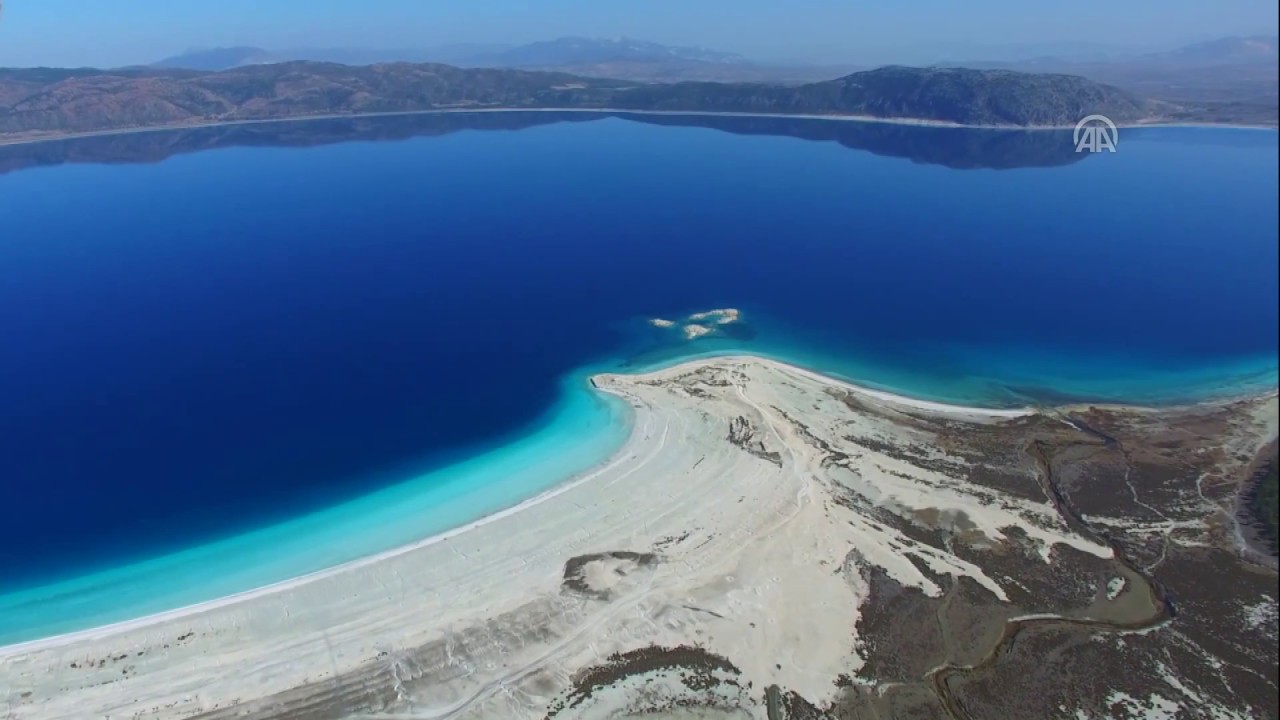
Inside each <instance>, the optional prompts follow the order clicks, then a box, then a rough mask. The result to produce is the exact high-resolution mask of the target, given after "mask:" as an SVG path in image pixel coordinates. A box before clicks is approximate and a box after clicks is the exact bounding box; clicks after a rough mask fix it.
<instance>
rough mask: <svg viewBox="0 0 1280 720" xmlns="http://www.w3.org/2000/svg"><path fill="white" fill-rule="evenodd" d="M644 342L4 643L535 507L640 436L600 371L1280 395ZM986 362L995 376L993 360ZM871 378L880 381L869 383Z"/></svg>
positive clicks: (280, 577) (149, 566) (137, 574)
mask: <svg viewBox="0 0 1280 720" xmlns="http://www.w3.org/2000/svg"><path fill="white" fill-rule="evenodd" d="M642 322H643V321H640V320H637V321H635V322H634V323H633V325H640V324H642ZM757 324H759V325H763V324H764V323H759V321H756V322H755V323H753V322H752V321H751V320H750V319H748V320H747V321H744V326H746V327H750V328H752V329H753V330H754V331H756V332H759V330H758V329H757V328H756V325H757ZM637 334H638V335H640V336H641V337H642V338H644V339H648V338H645V336H646V335H658V336H659V337H660V338H661V341H660V342H659V343H657V344H656V345H652V344H648V343H645V342H644V339H642V340H640V341H638V342H636V343H635V344H633V345H632V347H633V349H634V348H644V349H643V350H642V351H641V352H639V353H638V354H635V355H631V356H629V357H627V358H616V359H614V360H612V361H610V362H607V363H600V364H597V365H594V366H593V367H591V368H584V369H582V370H581V371H579V372H575V373H573V374H572V375H570V376H567V377H565V378H564V379H563V380H562V382H561V385H560V394H559V400H558V402H557V403H556V404H555V406H554V408H553V409H552V410H551V411H549V412H548V413H547V414H546V415H545V417H543V418H541V419H540V420H539V421H538V422H537V423H536V424H534V425H533V426H531V427H530V428H528V429H526V430H525V431H523V432H521V433H519V434H518V435H516V436H514V437H512V438H510V439H509V440H508V441H506V442H501V443H498V444H497V445H496V446H495V447H493V448H491V449H488V450H487V451H486V450H479V449H476V450H474V451H473V453H474V454H473V456H472V457H471V458H470V459H468V460H465V461H462V462H459V463H457V464H454V465H450V466H448V467H445V468H441V469H437V470H433V471H429V472H425V473H422V474H419V475H417V476H415V477H412V479H409V480H407V481H401V482H398V483H396V484H393V485H390V486H389V487H386V488H384V489H382V490H379V491H377V492H374V493H371V494H369V495H366V496H364V497H361V498H359V499H357V500H353V501H350V502H346V503H343V504H340V505H336V506H333V507H330V508H327V509H325V510H322V511H319V512H315V513H311V514H308V515H305V516H303V517H299V518H295V519H292V520H289V521H286V522H282V523H278V524H275V525H272V526H269V527H266V528H262V529H260V530H256V531H252V532H248V533H243V534H238V535H235V536H232V537H229V538H226V539H224V540H221V541H217V542H212V543H208V544H203V545H199V546H197V547H193V548H190V549H188V550H184V551H181V552H177V553H173V554H170V555H165V556H162V557H158V558H154V559H151V560H147V561H143V562H139V563H133V564H128V565H124V566H120V567H115V568H110V569H105V570H100V571H98V572H93V573H89V574H85V575H81V576H78V577H75V578H72V579H69V580H65V581H62V582H57V583H53V584H47V585H42V586H39V587H36V588H31V589H27V590H20V591H16V592H10V593H7V594H4V595H0V618H4V623H3V624H0V645H5V644H11V643H16V642H24V641H28V640H33V639H36V638H41V637H49V636H52V635H57V634H62V633H66V632H74V631H77V630H83V629H87V628H91V627H97V626H101V625H106V624H110V623H115V622H121V621H125V620H129V619H133V618H138V617H143V616H146V615H149V614H154V613H158V612H164V611H167V610H173V609H175V608H181V607H185V606H187V605H193V604H196V603H200V602H203V601H207V600H211V599H216V598H222V597H226V596H229V595H233V594H235V593H239V592H245V591H247V590H252V589H255V588H260V587H264V586H267V585H270V584H273V583H277V582H282V581H285V580H289V579H292V578H297V577H301V576H303V575H307V574H310V573H314V572H318V571H321V570H324V569H327V568H331V567H334V566H336V565H339V564H341V563H344V562H348V561H352V560H356V559H359V558H363V557H367V556H370V555H374V554H376V553H379V552H382V551H385V550H390V549H393V548H396V547H400V546H403V545H407V544H410V543H413V542H416V541H419V540H422V539H425V538H428V537H430V536H432V535H436V534H440V533H442V532H445V531H448V530H451V529H453V528H457V527H460V526H462V525H465V524H467V523H469V522H471V521H474V520H477V519H480V518H483V517H484V516H486V515H490V514H493V513H495V512H498V511H501V510H503V509H506V508H509V507H512V506H513V505H516V504H518V503H519V502H521V501H522V500H525V499H528V498H532V497H534V496H536V495H537V494H538V493H540V492H543V491H546V490H549V489H551V488H553V487H554V486H555V485H557V484H559V483H561V482H564V481H566V480H568V479H570V478H572V477H574V476H576V475H579V474H581V473H583V472H584V471H587V470H589V469H591V468H592V467H594V466H596V465H599V464H600V463H602V462H604V461H606V460H607V459H608V458H609V457H610V455H611V454H612V453H613V452H614V451H615V450H617V449H618V448H619V447H621V445H622V444H623V443H624V442H625V440H626V438H627V437H628V435H629V434H630V431H631V428H632V423H631V420H632V416H631V412H630V409H629V408H628V407H627V406H626V403H625V402H623V401H621V400H620V399H618V398H615V397H612V396H609V395H606V394H604V393H600V392H598V391H595V390H593V389H591V388H590V384H589V377H590V376H591V375H592V374H594V373H596V372H604V371H610V372H618V371H624V372H648V371H652V370H656V369H659V368H663V367H669V366H671V365H675V364H678V363H681V362H685V361H689V360H694V359H702V358H712V357H721V356H731V355H740V354H751V355H755V356H759V357H767V358H771V359H775V360H780V361H783V362H788V363H792V364H796V365H800V366H802V367H805V368H808V369H811V370H816V371H819V372H823V373H825V374H828V375H831V376H833V377H837V378H841V379H844V380H847V381H850V382H854V383H856V384H859V385H861V386H863V387H869V388H873V389H878V390H886V391H890V392H894V393H899V394H905V395H907V396H910V397H916V398H920V399H927V400H935V401H940V402H950V403H963V404H968V405H974V406H979V407H1002V406H1021V405H1025V404H1027V403H1028V402H1029V401H1031V400H1032V398H1030V397H1028V396H1025V395H1020V394H1018V393H1016V392H1014V391H1011V390H1010V389H1009V385H1008V384H1007V383H1008V381H1009V380H1010V379H1015V380H1021V381H1024V382H1026V383H1027V384H1028V387H1034V388H1036V389H1037V392H1040V391H1042V390H1043V389H1044V388H1060V389H1061V390H1060V391H1061V392H1062V393H1063V394H1064V398H1063V399H1064V400H1070V399H1071V398H1070V397H1068V394H1070V393H1086V395H1084V396H1088V397H1095V398H1098V399H1100V400H1114V401H1117V402H1147V403H1150V404H1157V405H1158V404H1162V403H1165V402H1189V401H1192V400H1194V399H1197V398H1199V399H1208V398H1215V397H1228V396H1238V395H1246V394H1250V393H1256V392H1261V391H1266V390H1268V389H1270V388H1274V387H1275V386H1276V383H1277V375H1278V373H1277V369H1276V363H1275V360H1274V358H1265V357H1264V358H1258V359H1255V360H1245V361H1241V362H1240V363H1239V364H1238V365H1235V366H1224V367H1219V368H1214V369H1202V370H1198V371H1184V372H1170V373H1168V374H1164V375H1156V376H1150V375H1144V376H1143V383H1142V384H1135V381H1134V380H1133V378H1132V377H1129V378H1127V379H1117V378H1123V377H1124V376H1123V375H1120V374H1118V372H1117V369H1116V367H1115V366H1114V365H1106V366H1100V367H1096V368H1079V367H1077V368H1075V369H1076V370H1077V371H1079V372H1081V374H1079V375H1077V376H1075V377H1049V376H1043V375H1032V376H1025V377H1020V376H1019V375H1017V373H1018V372H1019V371H1020V370H1022V369H1025V368H1026V367H1035V365H1034V364H1027V363H1026V361H1025V359H1023V360H1022V362H1019V361H1018V359H1014V358H1010V359H1009V360H1008V362H1009V367H1010V370H1011V373H1012V374H1009V375H1002V376H1000V377H1001V380H995V379H985V378H981V377H969V378H967V381H966V382H965V383H959V384H957V383H941V384H937V385H936V387H935V388H934V391H932V392H931V391H930V383H931V382H933V383H937V380H936V378H929V377H928V376H923V375H912V374H911V373H905V372H901V371H895V370H894V369H893V368H885V367H875V366H872V365H867V364H859V363H857V362H854V361H850V360H849V359H848V358H847V357H844V358H841V357H837V356H832V355H830V354H824V353H823V352H821V351H820V350H817V349H813V348H808V349H806V348H805V347H803V346H796V345H792V344H783V343H780V342H777V341H776V340H775V342H773V343H771V342H769V341H768V340H767V339H763V338H760V337H759V336H758V335H757V336H756V337H754V338H753V339H751V340H741V339H729V338H723V337H720V338H716V337H711V338H706V339H703V340H700V341H698V342H694V343H689V342H685V341H682V340H678V339H670V338H668V337H665V336H667V335H668V333H663V332H653V331H641V332H639V333H637ZM670 335H672V336H674V333H670ZM784 337H785V335H784ZM792 342H794V340H792ZM982 365H983V366H984V367H988V368H994V367H996V366H995V365H993V364H992V360H991V359H990V358H985V357H984V359H983V360H982ZM1041 367H1043V365H1041ZM1135 370H1141V368H1138V369H1135ZM869 377H872V378H876V379H877V381H876V382H867V381H866V379H865V378H869ZM1037 397H1043V396H1042V395H1040V396H1037ZM402 472H403V473H405V474H408V473H410V472H411V471H409V470H407V469H405V470H403V471H402Z"/></svg>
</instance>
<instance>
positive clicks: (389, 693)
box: [0, 357, 1121, 720]
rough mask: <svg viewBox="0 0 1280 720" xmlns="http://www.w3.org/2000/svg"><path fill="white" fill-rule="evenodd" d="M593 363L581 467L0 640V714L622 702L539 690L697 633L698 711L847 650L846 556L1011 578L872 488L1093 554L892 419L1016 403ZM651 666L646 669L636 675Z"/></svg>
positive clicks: (487, 709) (812, 693)
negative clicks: (213, 598) (62, 625)
mask: <svg viewBox="0 0 1280 720" xmlns="http://www.w3.org/2000/svg"><path fill="white" fill-rule="evenodd" d="M594 382H595V384H596V385H597V387H598V388H599V389H601V390H602V391H604V392H609V393H614V394H616V395H619V396H621V397H623V398H625V399H626V400H627V401H628V402H629V403H630V404H631V406H632V407H633V408H634V413H635V416H634V430H633V433H632V435H631V437H630V439H629V441H628V442H627V443H626V445H625V446H624V447H623V448H622V449H621V450H620V451H619V452H618V453H617V454H616V455H615V456H614V457H613V458H611V459H610V460H609V461H608V462H607V463H605V464H603V465H602V466H600V467H598V468H596V469H595V470H593V471H591V472H589V473H587V474H584V475H582V476H580V477H577V478H573V479H571V480H569V481H567V482H565V483H564V484H562V485H560V486H558V487H556V488H555V489H553V490H552V491H550V492H547V493H545V494H543V495H541V496H538V497H536V498H533V499H531V500H529V501H527V502H524V503H522V504H520V505H518V506H516V507H513V508H511V509H510V510H507V511H505V512H502V513H499V514H497V515H494V516H491V517H488V518H485V519H484V520H481V521H478V522H475V523H472V524H470V525H468V526H466V527H462V528H458V529H457V530H454V531H452V532H449V533H447V534H445V535H442V536H438V537H434V538H430V539H427V540H424V541H422V542H420V543H417V544H415V545H412V546H409V547H404V548H400V549H397V550H395V551H391V552H387V553H383V554H381V555H378V556H375V557H371V558H367V559H365V560H361V561H359V562H354V563H350V564H347V565H344V566H340V567H337V568H334V569H332V570H329V571H325V572H322V573H318V574H315V575H312V576H308V577H305V578H299V579H297V580H294V581H291V582H287V583H283V584H280V585H276V586H272V587H269V588H264V589H261V590H258V591H254V592H250V593H245V594H243V595H240V596H236V597H233V598H227V599H224V600H221V601H217V602H211V603H205V604H202V605H198V606H194V607H190V608H186V609H183V610H179V611H175V612H171V613H166V614H164V615H161V616H155V617H151V618H144V619H140V620H137V621H133V622H129V623H124V624H120V625H116V626H111V627H108V628H102V629H98V630H95V631H89V632H84V633H77V634H75V635H68V636H63V637H57V638H51V639H47V640H42V641H38V642H33V643H27V644H24V645H18V646H12V647H8V648H3V649H0V698H3V699H5V700H7V703H8V705H7V707H8V713H9V714H8V715H7V716H6V717H9V718H13V719H14V720H61V719H67V720H72V719H74V720H80V719H82V718H101V717H111V718H157V719H158V718H191V717H196V716H200V717H340V716H360V717H365V716H377V717H393V716H394V717H415V718H542V717H544V716H547V714H548V710H547V708H548V707H559V706H564V707H563V709H562V713H561V714H560V715H557V717H614V716H618V717H625V716H627V708H628V707H630V705H629V703H632V702H633V701H634V700H635V694H634V693H630V692H629V691H627V690H626V681H625V679H624V681H622V682H619V683H615V684H614V685H612V686H610V687H609V688H601V689H599V691H598V692H595V693H588V695H589V697H577V698H576V700H575V702H576V704H572V707H568V704H566V703H565V702H564V699H565V698H566V697H567V695H566V693H569V692H571V688H572V686H573V683H574V679H575V677H577V678H579V679H580V678H581V673H582V671H583V670H584V668H589V667H592V666H595V665H598V664H600V663H602V662H605V661H606V660H607V658H609V657H610V656H611V655H613V654H615V653H625V652H628V651H632V650H634V649H636V648H643V647H647V646H657V647H664V648H673V647H680V646H697V647H698V648H701V649H702V650H705V651H706V652H709V653H713V654H714V655H716V656H719V657H723V658H728V659H729V660H731V661H732V663H733V664H734V665H735V666H736V668H737V669H738V670H739V671H740V674H738V675H736V680H735V683H736V684H719V685H716V687H715V688H714V689H711V690H707V691H706V692H707V693H711V694H714V693H721V694H724V693H729V694H733V693H741V694H742V695H743V696H744V698H743V699H740V700H741V702H740V703H738V704H739V705H743V704H745V705H747V706H750V707H755V710H751V711H744V712H748V713H749V714H747V715H734V714H724V715H713V714H705V715H698V717H721V716H723V717H764V712H765V711H764V709H763V707H759V702H760V700H759V697H758V696H760V693H761V691H762V689H763V688H764V687H765V686H768V685H780V686H783V687H785V688H788V689H790V690H792V691H795V692H797V693H800V694H802V695H804V697H806V698H808V699H809V700H811V701H814V702H820V701H824V700H829V699H830V698H832V697H833V696H834V694H835V693H836V692H837V690H838V688H837V687H836V685H835V684H834V683H833V678H836V677H838V676H841V675H844V674H847V673H851V672H855V671H857V670H858V669H859V668H860V667H861V666H862V663H863V662H864V658H863V653H862V650H863V649H862V647H861V643H860V640H859V636H858V629H857V621H858V618H859V609H860V607H861V605H862V603H863V602H864V601H865V599H866V594H867V578H868V577H869V574H870V573H873V572H875V573H882V574H884V575H887V576H888V577H890V578H892V579H894V580H895V581H897V582H898V583H900V584H901V585H902V586H903V587H905V588H917V589H919V590H920V591H921V592H923V593H924V594H925V595H926V596H936V595H938V594H939V593H940V592H941V589H940V588H939V586H938V583H937V581H936V578H938V577H940V576H951V577H967V578H970V579H971V580H972V581H973V582H974V583H976V584H977V586H979V587H980V588H982V589H983V590H984V591H985V592H987V593H990V595H991V596H992V597H993V598H995V599H998V600H1000V601H1004V600H1006V599H1007V598H1006V593H1007V592H1008V591H1009V590H1010V589H1011V588H1012V587H1013V586H1012V585H1010V583H1011V582H1016V580H1013V579H1011V578H1008V577H1006V576H1005V573H1003V572H995V571H992V570H991V569H990V568H989V567H985V566H984V565H983V564H982V563H981V562H979V561H975V560H974V557H973V556H962V555H961V554H953V553H951V552H948V551H946V550H944V549H939V548H938V547H934V546H931V545H928V544H925V543H922V542H919V541H918V540H916V539H913V538H912V537H910V536H909V535H908V534H905V533H904V532H902V531H901V530H900V529H898V528H895V527H894V526H893V525H892V524H890V523H886V522H884V520H883V517H882V516H880V515H877V514H874V513H872V512H870V509H871V508H873V507H874V508H880V509H885V508H887V509H889V510H891V511H892V512H893V513H894V514H895V515H897V516H900V517H902V518H907V519H912V518H915V519H916V520H912V521H913V522H915V521H918V519H919V518H931V520H929V522H930V523H933V525H934V526H939V527H940V526H942V525H945V524H946V522H952V523H953V524H954V525H955V526H956V527H959V528H962V529H963V532H964V533H965V536H966V537H967V538H969V540H970V541H971V542H973V543H975V544H977V545H979V546H981V545H983V544H984V543H986V544H989V545H991V546H993V547H994V546H996V545H999V544H1000V543H1001V542H1002V541H1003V540H1004V539H1005V538H1006V536H1007V533H1008V532H1009V528H1017V529H1019V532H1020V533H1023V534H1025V537H1026V538H1027V542H1030V543H1033V544H1034V545H1035V547H1038V548H1039V552H1040V554H1041V556H1042V558H1043V560H1044V561H1045V562H1049V561H1050V560H1051V558H1052V557H1054V556H1055V554H1056V553H1057V552H1059V551H1061V550H1064V549H1067V548H1070V549H1074V551H1077V552H1079V553H1083V554H1084V555H1087V556H1092V557H1096V558H1098V559H1099V560H1100V561H1105V560H1108V559H1109V558H1111V556H1112V550H1111V549H1110V548H1108V547H1106V546H1103V545H1101V544H1098V543H1096V542H1093V541H1091V540H1088V539H1086V538H1084V537H1081V536H1079V535H1076V534H1075V533H1073V532H1072V531H1071V530H1069V529H1068V527H1067V526H1066V525H1065V524H1064V523H1063V522H1062V520H1061V519H1060V518H1059V516H1058V515H1057V514H1055V512H1054V510H1053V508H1052V507H1051V505H1050V504H1049V503H1048V502H1043V501H1041V502H1037V501H1035V500H1031V499H1027V498H1025V497H1017V496H1015V495H1012V494H1002V493H1001V492H999V491H996V490H992V489H990V488H984V487H978V486H974V485H972V484H970V483H967V482H965V481H964V480H963V479H962V478H959V477H956V476H954V475H953V474H952V473H950V472H948V470H947V469H948V468H958V467H962V466H963V462H962V461H961V460H959V459H957V458H954V457H950V456H948V454H947V451H946V450H945V449H944V448H942V447H939V446H938V444H937V443H936V442H934V439H933V437H932V436H930V434H929V433H928V432H927V431H926V430H924V429H921V426H919V425H918V424H913V423H912V422H910V420H911V418H912V417H916V416H930V417H934V418H940V419H943V420H947V421H948V422H955V423H961V424H966V425H973V426H976V427H981V426H990V425H996V424H1000V423H1007V422H1017V421H1019V420H1020V419H1023V418H1026V417H1028V416H1029V415H1031V414H1033V412H1034V411H1032V410H999V411H997V410H984V409H980V408H957V407H951V406H946V405H942V404H938V403H930V402H920V401H914V400H909V399H906V398H901V397H897V396H893V395H890V394H888V393H882V392H874V391H867V390H863V389H860V388H856V387H853V386H850V385H847V384H845V383H840V382H836V381H833V380H831V379H830V378H826V377H823V376H820V375H817V374H815V373H812V372H809V371H805V370H802V369H799V368H795V367H792V366H789V365H784V364H781V363H778V362H774V361H769V360H763V359H758V358H747V357H724V358H715V359H711V360H703V361H697V362H691V363H685V364H682V365H678V366H675V367H671V368H668V369H664V370H661V371H658V372H654V373H650V374H643V375H626V376H623V375H604V376H598V377H597V378H596V379H595V381H594ZM898 417H900V418H902V419H903V421H902V422H898V421H897V420H895V418H898ZM938 518H942V520H939V519H938ZM947 518H950V520H949V521H948V520H946V519H947ZM1105 581H1106V578H1104V580H1103V582H1105ZM1115 587H1116V586H1115V585H1114V583H1113V586H1112V591H1113V593H1114V594H1121V591H1120V590H1117V589H1115ZM1100 592H1105V590H1103V591H1100ZM715 672H719V671H715ZM713 674H714V673H713ZM637 682H638V681H637ZM673 683H675V681H674V680H672V679H671V678H670V677H666V676H663V677H658V676H655V675H652V674H651V675H650V676H649V677H647V679H646V688H647V689H646V690H645V691H644V693H646V694H647V697H649V700H652V699H653V696H655V695H657V696H661V695H662V694H663V693H664V692H669V693H671V694H673V695H674V693H675V692H676V689H674V685H673ZM668 686H671V687H668ZM664 688H666V689H664ZM748 688H749V689H748ZM747 696H750V697H749V698H748V697H747ZM557 702H559V706H557ZM646 702H648V701H646ZM726 702H728V701H726ZM735 702H736V701H735ZM713 704H714V703H713ZM350 708H361V711H360V712H358V713H355V712H351V711H350ZM708 712H710V711H708ZM379 713H386V714H385V715H381V714H379ZM611 713H613V714H611ZM691 717H692V715H691Z"/></svg>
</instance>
